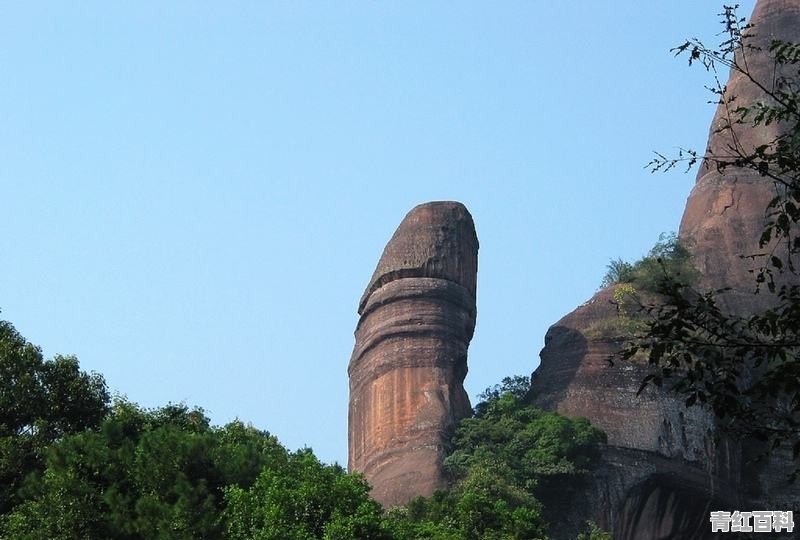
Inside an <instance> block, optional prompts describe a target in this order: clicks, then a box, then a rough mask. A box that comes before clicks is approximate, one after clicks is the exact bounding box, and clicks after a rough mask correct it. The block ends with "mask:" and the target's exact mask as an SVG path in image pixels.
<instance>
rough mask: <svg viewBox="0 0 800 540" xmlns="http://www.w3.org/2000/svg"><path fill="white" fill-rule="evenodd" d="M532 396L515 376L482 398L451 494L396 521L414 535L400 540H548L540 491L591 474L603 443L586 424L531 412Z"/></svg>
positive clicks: (458, 443)
mask: <svg viewBox="0 0 800 540" xmlns="http://www.w3.org/2000/svg"><path fill="white" fill-rule="evenodd" d="M529 390H530V378H529V377H520V376H516V377H507V378H505V379H504V380H503V382H502V383H501V384H500V385H497V386H494V387H492V388H489V389H487V390H486V391H485V392H484V393H483V394H482V395H481V396H482V398H483V401H481V402H480V403H479V404H478V405H477V406H476V407H475V414H474V416H473V417H472V418H467V419H464V420H462V421H461V422H460V423H459V425H458V427H457V428H456V433H455V435H454V437H453V441H452V444H453V449H452V451H451V453H450V455H449V456H448V457H447V459H446V460H445V466H446V467H447V469H448V471H449V473H450V474H451V475H452V477H453V481H454V485H453V488H452V489H450V490H449V491H447V492H439V493H436V494H435V495H434V496H432V497H428V498H418V499H416V500H414V501H412V502H411V504H409V506H408V509H407V511H406V512H405V513H403V514H402V517H403V518H404V519H399V518H398V517H397V516H394V517H393V519H394V520H395V521H396V522H397V523H400V524H402V526H403V527H405V529H403V527H400V529H398V530H402V531H404V534H410V536H401V538H430V539H432V540H440V539H441V540H446V539H451V538H459V539H467V540H479V539H496V540H500V539H503V540H516V539H519V540H521V539H534V538H546V533H545V530H546V524H545V522H544V519H543V518H542V506H541V503H540V502H539V501H538V500H537V498H536V494H537V488H538V487H539V486H540V485H542V484H544V483H547V482H555V481H564V480H565V479H567V478H575V477H578V476H580V475H581V474H583V473H585V472H586V471H587V470H588V469H589V468H590V467H591V465H592V462H593V461H594V460H595V459H596V458H597V457H598V455H599V444H600V443H602V442H604V441H605V435H604V434H603V433H602V432H600V431H599V430H597V429H595V428H593V427H591V425H590V424H589V422H588V421H587V420H585V419H569V418H566V417H563V416H560V415H558V414H555V413H547V412H544V411H541V410H539V409H536V408H534V407H531V406H528V405H525V404H524V401H523V398H524V396H525V395H526V394H527V393H528V391H529ZM409 531H410V532H409Z"/></svg>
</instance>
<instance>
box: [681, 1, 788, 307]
mask: <svg viewBox="0 0 800 540" xmlns="http://www.w3.org/2000/svg"><path fill="white" fill-rule="evenodd" d="M750 21H751V23H752V24H753V25H754V28H753V33H754V36H753V37H752V38H750V39H749V40H748V43H749V44H751V45H753V46H755V47H758V48H760V49H761V51H757V50H749V51H747V53H746V60H747V64H748V66H749V68H750V71H751V72H752V73H753V75H754V77H755V78H756V80H759V81H772V80H774V78H778V77H781V76H789V75H791V74H790V73H789V72H788V70H786V69H785V68H784V69H783V71H781V70H780V69H776V66H775V64H774V62H773V61H772V60H770V58H769V56H768V54H767V51H768V49H769V45H770V42H771V40H773V39H780V40H784V41H794V42H797V41H800V1H798V0H761V1H759V2H758V3H757V4H756V7H755V9H754V11H753V15H752V17H751V18H750ZM740 60H742V59H741V56H740ZM778 67H779V66H778ZM727 95H728V96H734V97H735V98H736V101H735V102H734V105H736V106H738V105H739V104H745V103H755V102H757V101H765V100H766V99H767V98H766V95H765V93H764V91H763V90H762V89H761V88H758V87H757V86H756V85H755V84H753V83H752V82H750V81H749V80H748V79H747V78H746V77H745V76H744V75H742V74H740V73H733V74H732V75H731V78H730V80H729V81H728V84H727ZM727 114H728V113H727V111H726V108H725V107H723V106H720V107H718V109H717V112H716V114H715V115H714V119H713V121H712V123H711V128H710V134H709V141H708V149H707V153H708V154H710V155H713V156H720V157H721V156H730V155H732V154H733V155H735V153H736V152H737V151H738V152H741V153H743V154H749V153H751V152H752V151H753V149H754V148H756V147H758V146H760V145H762V144H769V143H771V142H772V141H773V140H774V139H775V137H776V136H777V135H779V134H780V133H781V130H782V129H786V128H785V126H782V125H780V124H772V125H770V126H767V127H764V126H760V127H759V128H757V129H751V128H749V127H748V126H746V125H742V126H736V129H735V130H734V131H730V130H723V131H719V130H720V128H721V127H723V126H725V125H726V122H727V120H726V118H727ZM734 119H735V118H731V119H730V120H734ZM734 134H735V136H734ZM774 196H775V190H774V187H773V185H772V182H771V181H770V180H769V179H767V178H764V177H762V176H760V175H759V174H758V173H756V172H754V171H750V170H745V169H733V168H729V169H727V170H725V171H724V172H720V171H718V170H717V169H716V167H714V166H709V165H706V164H704V165H703V166H701V168H700V170H699V172H698V175H697V182H696V184H695V187H694V189H693V190H692V193H691V195H690V196H689V199H688V201H687V203H686V210H685V212H684V214H683V219H682V220H681V226H680V232H679V236H680V238H681V240H683V241H684V242H686V243H687V244H688V245H689V246H690V247H691V249H692V253H693V255H694V262H695V264H696V266H697V267H698V269H699V270H700V272H701V274H702V276H703V279H704V283H702V285H705V286H707V287H713V288H719V287H723V286H725V287H732V288H733V289H734V291H733V292H732V293H731V295H730V298H729V299H728V307H729V308H733V309H736V310H738V311H741V312H747V311H752V310H753V309H755V308H761V307H764V306H765V303H768V302H769V301H770V299H769V298H768V297H767V295H764V296H761V297H755V298H754V296H753V295H752V294H751V293H752V291H753V290H754V287H755V283H754V281H753V275H752V274H751V273H749V272H748V270H750V269H751V268H753V267H755V266H756V263H755V262H753V263H750V264H748V261H747V260H741V259H740V256H741V255H752V254H755V253H759V252H762V251H763V249H761V248H759V246H758V239H759V237H760V236H761V231H762V230H763V228H764V224H765V209H766V207H767V204H768V203H769V201H770V200H771V199H772V198H773V197H774ZM754 302H759V303H761V305H758V306H757V305H755V304H754Z"/></svg>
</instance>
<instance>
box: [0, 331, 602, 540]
mask: <svg viewBox="0 0 800 540" xmlns="http://www.w3.org/2000/svg"><path fill="white" fill-rule="evenodd" d="M0 331H1V332H2V333H1V334H0V336H1V337H2V339H0V347H1V348H0V353H1V355H0V370H2V371H0V374H1V375H2V377H3V385H2V387H0V418H2V424H0V428H1V429H2V432H0V433H2V439H0V441H2V446H0V450H1V451H2V452H3V453H2V454H0V457H2V458H3V460H2V461H0V465H1V466H2V469H0V471H2V474H3V475H4V477H3V480H4V483H3V484H2V485H0V489H2V494H3V497H4V498H3V502H4V504H5V507H4V509H3V511H2V512H0V538H9V539H14V540H40V539H42V538H47V539H49V540H85V539H87V538H98V539H100V538H113V539H115V540H144V539H147V540H151V539H153V540H190V539H197V538H203V539H206V540H214V539H219V540H223V539H230V540H271V539H274V540H425V539H427V540H523V539H525V540H531V539H545V538H546V534H545V522H544V520H543V518H542V506H541V504H540V503H539V501H538V500H537V498H536V489H537V487H538V486H539V485H540V484H541V483H543V482H546V481H547V479H554V478H558V479H564V478H568V477H575V476H576V475H580V474H581V473H582V472H583V471H585V470H587V468H588V467H590V465H591V461H592V460H593V458H594V457H596V455H597V445H598V444H599V443H600V442H602V441H603V440H604V437H603V435H602V433H600V432H599V431H597V430H595V429H593V428H591V426H589V424H588V422H586V421H585V420H581V419H578V420H570V419H567V418H563V417H560V416H558V415H556V414H552V413H545V412H543V411H539V410H537V409H533V408H531V407H527V406H525V405H524V404H523V398H524V396H525V395H526V394H527V393H528V391H529V390H530V379H529V378H527V377H508V378H506V379H504V380H503V382H502V383H501V384H500V385H497V386H495V387H493V388H490V389H487V391H486V392H484V393H483V394H482V396H481V397H482V401H481V403H479V404H478V406H477V407H476V409H475V415H474V417H473V418H470V419H467V420H465V421H463V422H462V423H461V424H460V425H459V427H458V429H457V431H456V435H455V438H454V440H453V444H454V447H453V452H452V453H451V455H450V457H449V458H448V461H447V465H448V467H449V468H450V471H451V473H452V474H453V480H454V485H453V488H452V489H450V490H447V491H441V492H437V493H436V494H435V495H434V496H432V497H429V498H418V499H416V500H415V501H413V502H412V503H411V504H409V505H408V507H405V508H395V509H392V510H391V511H390V512H388V513H385V512H384V511H383V509H382V508H381V506H380V505H379V504H378V503H376V502H375V501H373V500H372V499H370V497H369V486H368V485H367V484H366V482H365V481H364V479H363V478H362V477H361V476H360V475H357V474H348V473H347V472H346V471H345V470H344V469H342V468H341V467H340V466H338V465H325V464H323V463H320V462H319V460H317V458H316V457H315V456H314V455H313V453H312V452H311V451H310V450H300V451H297V452H289V451H287V450H286V449H285V448H284V447H283V446H281V445H280V444H279V443H278V441H277V440H276V439H275V438H274V437H273V436H271V435H270V434H269V433H267V432H264V431H259V430H257V429H254V428H251V427H247V426H245V425H243V424H242V423H241V422H233V423H231V424H228V425H226V426H224V427H214V426H211V425H210V424H209V420H208V418H206V416H205V415H204V413H203V411H202V409H196V408H195V409H192V408H189V407H186V406H185V405H167V406H165V407H161V408H157V409H152V410H145V409H142V408H141V407H139V406H137V405H135V404H133V403H130V402H128V401H126V400H116V401H115V402H114V403H113V404H112V405H110V406H109V404H108V395H107V392H106V389H105V385H104V383H103V380H102V378H101V377H99V376H97V375H87V374H85V373H83V372H81V371H80V369H79V368H78V363H77V360H75V359H74V358H67V357H58V358H56V359H55V360H53V361H51V362H45V361H43V360H42V357H41V352H40V351H39V349H37V348H36V347H35V346H33V345H31V344H30V343H28V342H27V341H25V340H24V339H23V338H22V337H21V336H19V334H18V333H16V331H15V330H14V329H13V327H12V326H11V325H10V324H8V323H3V324H2V325H0Z"/></svg>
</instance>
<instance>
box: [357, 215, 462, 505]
mask: <svg viewBox="0 0 800 540" xmlns="http://www.w3.org/2000/svg"><path fill="white" fill-rule="evenodd" d="M477 255H478V239H477V236H476V234H475V227H474V225H473V222H472V217H471V216H470V214H469V212H468V211H467V209H466V208H465V207H464V206H463V205H462V204H460V203H456V202H433V203H427V204H423V205H420V206H417V207H416V208H414V209H413V210H411V212H409V214H408V215H407V216H406V217H405V219H404V220H403V221H402V223H401V224H400V226H399V227H398V229H397V231H396V232H395V234H394V236H393V237H392V239H391V240H390V241H389V243H388V244H387V246H386V248H385V249H384V252H383V255H382V256H381V259H380V261H379V262H378V266H377V269H376V270H375V273H374V274H373V276H372V278H371V279H370V282H369V284H368V285H367V288H366V290H365V292H364V295H363V296H362V298H361V301H360V303H359V310H358V312H359V315H360V319H359V322H358V326H357V328H356V332H355V338H356V343H355V347H354V349H353V354H352V356H351V359H350V365H349V367H348V374H349V376H350V412H349V468H350V470H353V471H359V472H362V473H364V475H365V477H366V479H367V481H368V482H369V483H370V485H371V486H372V496H373V497H374V498H375V499H376V500H377V501H379V502H381V503H382V504H384V505H385V506H392V505H396V504H404V503H406V502H408V501H409V500H410V499H412V498H413V497H415V496H417V495H430V494H432V493H433V491H434V490H436V489H439V488H442V487H445V485H446V481H445V478H444V475H443V473H442V460H443V458H444V443H445V441H446V440H447V439H448V438H449V436H450V434H451V433H452V429H453V427H454V426H455V423H456V422H457V421H458V420H459V419H461V418H463V417H465V416H468V415H469V414H470V413H471V407H470V403H469V398H468V397H467V394H466V392H465V391H464V387H463V381H464V377H465V376H466V373H467V348H468V346H469V342H470V340H471V339H472V335H473V332H474V329H475V317H476V307H475V289H476V279H477V268H478V258H477Z"/></svg>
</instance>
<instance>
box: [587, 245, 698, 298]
mask: <svg viewBox="0 0 800 540" xmlns="http://www.w3.org/2000/svg"><path fill="white" fill-rule="evenodd" d="M607 269H608V270H607V271H606V275H605V276H603V280H602V281H601V282H600V286H601V287H603V288H605V287H609V286H611V285H616V284H620V283H630V284H632V285H634V286H635V287H636V288H638V289H641V290H644V291H652V292H658V290H659V287H660V286H661V284H662V283H663V282H664V281H665V280H666V279H667V278H671V279H672V280H673V281H675V282H678V283H681V284H684V285H691V284H693V283H694V281H695V280H696V278H697V275H698V272H697V270H696V269H695V268H694V266H693V265H692V263H691V254H690V253H689V250H688V249H687V247H686V246H685V245H684V244H683V243H681V241H680V240H678V237H677V236H676V235H675V233H669V234H661V235H660V236H659V237H658V242H656V244H655V245H654V246H653V248H652V249H651V250H650V251H649V252H648V253H647V255H645V256H644V257H642V258H641V259H639V260H638V261H636V262H635V263H633V264H631V263H628V262H625V261H623V260H622V259H616V260H612V261H611V262H610V263H609V264H608V267H607Z"/></svg>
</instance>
